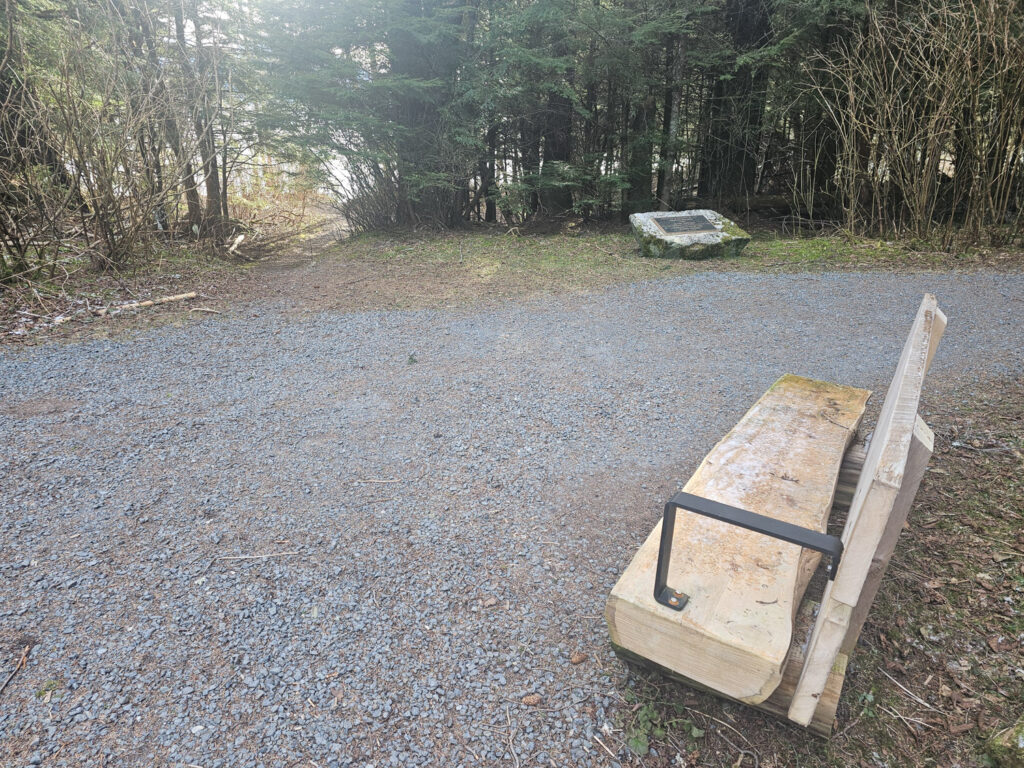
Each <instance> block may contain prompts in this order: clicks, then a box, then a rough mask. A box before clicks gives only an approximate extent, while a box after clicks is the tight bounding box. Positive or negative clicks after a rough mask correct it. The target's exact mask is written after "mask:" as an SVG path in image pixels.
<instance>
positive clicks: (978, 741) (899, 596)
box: [613, 379, 1024, 768]
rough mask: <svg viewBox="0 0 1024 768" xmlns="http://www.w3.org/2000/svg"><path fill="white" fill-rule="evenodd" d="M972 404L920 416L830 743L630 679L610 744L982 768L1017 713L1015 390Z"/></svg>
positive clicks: (1012, 383) (641, 678)
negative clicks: (908, 472)
mask: <svg viewBox="0 0 1024 768" xmlns="http://www.w3.org/2000/svg"><path fill="white" fill-rule="evenodd" d="M984 391H986V392H988V393H991V394H986V395H984V396H978V395H977V394H974V393H961V394H962V395H963V396H962V397H957V398H951V399H950V400H947V401H946V402H944V403H926V404H925V405H926V406H928V408H927V412H928V420H929V422H930V423H931V424H932V427H933V429H934V430H935V434H936V452H935V455H934V456H933V457H932V461H931V464H930V466H929V471H928V472H927V473H926V476H925V479H924V481H923V482H922V485H921V489H920V491H919V493H918V496H917V500H916V503H915V505H914V509H913V510H912V512H911V515H910V523H909V527H908V529H907V530H906V531H904V533H903V536H902V538H901V539H900V542H899V545H898V546H897V550H896V553H895V555H894V557H893V560H892V563H891V565H890V568H889V571H888V573H887V574H886V579H885V582H884V584H883V586H882V589H881V591H880V592H879V596H878V599H877V600H876V602H875V605H874V607H873V609H872V612H871V615H870V616H869V618H868V624H867V625H866V626H865V629H864V633H863V634H862V636H861V641H860V644H859V645H858V648H857V650H856V651H855V653H854V655H853V657H852V659H851V665H850V671H849V674H848V676H847V679H846V686H845V689H844V691H843V695H842V699H841V702H840V708H839V723H838V731H837V733H836V734H835V735H834V736H833V737H832V739H830V740H828V741H825V740H822V739H819V738H817V737H814V736H810V735H807V734H805V733H804V732H803V731H802V730H800V729H798V728H794V727H787V726H785V725H783V724H782V723H781V722H780V721H777V720H774V719H772V718H770V717H768V716H767V715H763V714H761V713H759V712H756V711H754V710H751V709H749V708H746V707H743V706H742V705H739V704H735V703H730V702H725V701H722V700H720V699H717V698H716V697H714V696H711V695H709V694H704V693H701V692H697V691H693V690H690V689H688V688H686V687H684V686H681V685H677V684H675V683H672V682H670V681H667V680H665V679H664V678H661V677H660V676H657V675H654V674H652V673H649V672H647V671H645V670H640V669H637V668H636V667H630V674H629V676H628V678H627V680H626V681H625V682H624V683H623V684H622V685H621V686H620V692H621V695H622V698H623V700H624V702H625V706H624V707H623V708H622V712H623V714H622V716H621V722H620V723H619V726H620V729H621V731H620V732H616V734H615V743H616V744H629V745H630V746H631V747H633V748H634V751H636V752H638V753H640V752H641V750H640V749H638V748H639V747H644V746H646V747H647V749H649V750H652V754H654V753H656V757H650V756H649V757H645V758H643V759H644V765H646V766H649V767H650V766H670V765H671V766H676V765H695V766H698V765H699V766H703V765H708V766H711V765H735V766H749V765H754V764H755V760H754V755H755V754H756V755H757V761H756V762H757V764H759V765H760V766H762V767H769V766H777V767H779V768H781V767H782V766H793V765H800V766H804V767H805V768H826V767H827V768H839V767H840V766H867V767H869V768H875V767H876V766H892V767H893V768H895V767H896V766H901V767H902V766H936V767H938V766H953V765H960V766H964V767H965V768H966V767H967V766H988V765H991V762H990V758H989V757H988V756H987V754H986V750H987V746H986V740H987V739H988V737H989V736H991V735H992V734H993V733H994V732H996V731H998V730H1000V729H1001V728H1005V727H1007V726H1010V725H1013V723H1014V722H1015V720H1016V719H1017V718H1018V717H1020V714H1021V702H1022V701H1024V527H1022V523H1024V433H1022V432H1021V429H1020V424H1022V423H1024V380H1022V379H1016V380H1009V381H997V382H990V383H989V386H987V387H985V390H984ZM894 680H895V681H898V682H899V684H900V685H902V686H903V688H905V689H906V691H904V690H902V689H901V688H900V687H899V686H898V685H896V683H895V682H894ZM908 691H909V692H910V694H912V695H909V694H908V693H907V692H908ZM680 718H684V719H688V720H689V721H690V723H692V724H693V725H694V726H696V727H697V728H698V729H700V730H701V731H703V732H704V733H703V734H702V738H701V739H693V738H692V737H691V735H690V732H689V730H688V726H687V725H686V723H685V722H682V723H680V720H679V719H680ZM662 732H664V736H663V737H660V734H661V733H662ZM644 738H646V744H645V743H644ZM613 748H614V747H613ZM744 752H746V753H753V754H744ZM695 753H699V754H695Z"/></svg>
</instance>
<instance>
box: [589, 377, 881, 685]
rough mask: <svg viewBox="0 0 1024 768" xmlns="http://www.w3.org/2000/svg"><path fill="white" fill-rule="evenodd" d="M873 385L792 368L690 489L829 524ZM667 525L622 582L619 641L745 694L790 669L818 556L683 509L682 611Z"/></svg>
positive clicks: (614, 610) (615, 595) (790, 518)
mask: <svg viewBox="0 0 1024 768" xmlns="http://www.w3.org/2000/svg"><path fill="white" fill-rule="evenodd" d="M869 394H870V393H868V392H867V391H866V390H861V389H856V388H853V387H844V386H839V385H835V384H827V383H824V382H818V381H812V380H810V379H804V378H801V377H799V376H783V377H782V378H781V379H779V381H777V382H776V383H775V384H774V385H773V386H772V388H771V389H769V390H768V392H767V393H765V395H764V396H763V397H762V398H761V399H760V400H759V401H758V402H757V403H756V404H755V405H754V406H753V407H752V408H751V409H750V410H749V411H748V412H747V414H746V415H745V416H744V417H743V419H741V420H740V422H739V423H738V424H737V425H736V427H734V428H733V430H732V431H730V432H729V434H727V435H726V436H725V437H724V438H723V439H722V440H721V441H720V442H719V443H718V445H716V446H715V447H714V448H713V449H712V451H711V452H710V453H709V454H708V455H707V457H705V459H704V461H703V462H702V463H701V465H700V467H699V468H698V469H697V471H696V472H695V473H694V475H693V477H691V478H690V480H689V482H687V484H686V486H685V488H684V490H686V491H687V492H689V493H693V494H696V495H698V496H703V497H705V498H708V499H713V500H715V501H720V502H723V503H725V504H730V505H732V506H736V507H740V508H743V509H749V510H751V511H753V512H757V513H759V514H762V515H769V516H772V517H775V518H777V519H779V520H785V521H786V522H790V523H794V524H797V525H802V526H805V527H808V528H813V529H816V530H821V531H823V530H825V526H826V523H827V519H828V513H829V510H830V508H831V505H832V501H833V495H834V492H835V486H836V479H837V477H838V475H839V469H840V464H841V462H842V458H843V453H844V451H845V449H846V447H847V446H848V445H849V443H850V441H851V440H852V438H853V435H854V434H855V432H856V429H857V425H858V424H859V423H860V419H861V416H862V415H863V412H864V406H865V403H866V401H867V398H868V396H869ZM660 535H661V524H660V523H659V524H658V525H656V526H655V528H654V530H653V531H652V532H651V535H650V536H649V537H648V538H647V540H646V541H645V542H644V544H643V545H642V546H641V547H640V550H639V551H638V552H637V554H636V556H635V557H634V558H633V560H632V562H631V563H630V564H629V566H628V567H627V569H626V571H625V572H624V573H623V575H622V578H620V579H619V582H618V583H617V584H616V586H615V588H614V589H613V590H612V594H611V596H610V598H609V600H608V605H607V609H606V618H607V620H608V627H609V631H610V633H611V637H612V642H613V643H615V644H616V645H618V646H621V647H623V648H626V649H628V650H629V651H632V652H634V653H637V654H639V655H640V656H643V657H645V658H647V659H649V660H651V661H653V662H654V663H656V664H658V665H660V666H663V667H666V668H668V669H671V670H673V671H674V672H676V673H678V674H680V675H682V676H683V677H685V678H687V679H689V680H692V681H695V682H697V683H700V684H701V685H703V686H706V687H709V688H712V689H714V690H716V691H718V692H719V693H722V694H724V695H726V696H728V697H730V698H734V699H738V700H740V701H744V702H750V703H758V702H762V701H764V700H765V699H766V698H768V696H769V695H770V694H771V693H772V691H774V690H775V688H776V687H777V686H778V685H779V682H780V680H781V679H782V668H783V665H784V662H785V660H786V656H787V654H788V652H789V650H790V640H791V638H792V633H793V619H794V614H795V613H796V609H797V606H798V605H799V603H800V599H801V597H802V596H803V592H804V590H805V589H806V586H807V581H808V579H809V578H810V576H811V575H812V573H813V572H814V569H815V567H816V566H817V563H818V560H819V559H820V556H819V555H818V554H817V553H815V552H807V551H803V550H801V548H800V547H797V546H795V545H791V544H786V543H784V542H781V541H778V540H776V539H771V538H769V537H766V536H763V535H761V534H757V533H754V532H752V531H746V530H743V529H740V528H737V527H735V526H730V525H728V524H726V523H722V522H719V521H715V520H710V519H708V518H704V517H700V516H697V515H690V514H687V513H685V512H682V511H681V512H680V513H679V518H678V520H677V525H676V532H675V540H674V542H673V548H672V567H671V569H670V573H669V584H670V585H671V586H672V587H674V588H676V589H680V590H682V591H684V592H685V593H686V594H688V595H689V596H690V602H689V603H688V604H687V606H686V608H685V609H684V610H683V611H680V612H677V611H673V610H670V609H668V608H666V607H664V606H662V605H659V604H658V603H657V602H656V601H655V600H654V596H653V586H654V572H655V567H656V564H657V557H658V543H659V538H660Z"/></svg>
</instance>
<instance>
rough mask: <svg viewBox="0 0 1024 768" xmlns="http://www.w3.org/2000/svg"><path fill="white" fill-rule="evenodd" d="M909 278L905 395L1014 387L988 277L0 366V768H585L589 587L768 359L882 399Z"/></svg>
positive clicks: (734, 287) (51, 353)
mask: <svg viewBox="0 0 1024 768" xmlns="http://www.w3.org/2000/svg"><path fill="white" fill-rule="evenodd" d="M925 290H930V291H933V292H934V293H936V294H937V295H938V296H939V301H940V305H941V306H942V307H943V308H944V309H945V311H946V313H947V314H948V316H949V319H950V324H949V329H948V331H947V335H946V339H945V340H944V341H943V345H942V347H941V349H940V351H939V354H938V356H937V358H936V363H935V366H934V368H933V373H932V375H931V376H930V379H929V382H928V385H927V390H928V395H927V401H930V402H937V401H938V399H939V398H940V397H942V396H944V395H948V394H950V393H958V394H960V395H963V394H964V393H968V394H969V393H970V392H971V391H972V390H975V389H978V390H980V389H981V388H984V387H986V386H988V385H989V383H990V381H991V380H992V378H993V377H999V376H1005V375H1015V374H1019V373H1020V372H1021V371H1022V370H1024V320H1022V310H1024V301H1022V299H1024V276H1022V275H1007V274H989V273H971V274H915V275H908V276H892V275H884V274H874V273H870V274H835V275H831V274H825V275H779V276H765V275H754V274H714V273H711V274H701V275H698V276H692V277H686V278H679V279H673V280H669V281H665V282H655V283H646V284H639V285H633V286H624V287H618V288H614V289H611V290H608V291H605V292H601V293H598V294H591V295H587V296H582V297H580V296H575V297H547V298H542V299H534V300H530V301H526V302H521V303H517V304H509V305H506V306H504V307H500V308H497V309H494V308H488V309H479V308H477V309H465V310H458V311H418V312H370V313H362V314H353V315H338V314H330V313H324V314H316V315H308V316H305V317H300V318H296V317H294V316H288V315H285V314H284V313H282V312H281V311H279V309H278V308H275V307H270V308H268V307H266V306H263V307H257V306H255V305H248V306H243V307H236V308H235V311H234V312H233V314H231V315H224V316H222V317H211V318H209V319H206V320H203V321H200V322H197V323H195V324H192V325H190V326H188V327H185V328H164V329H161V330H157V331H154V332H150V333H146V334H144V335H142V336H140V337H137V338H134V339H125V340H121V341H96V342H88V343H82V344H76V345H50V346H44V347H37V348H31V349H8V350H4V351H3V352H0V451H2V453H0V456H2V458H3V461H4V465H5V471H4V474H3V477H2V480H0V509H2V519H0V662H2V665H3V666H2V668H0V671H2V672H3V674H2V675H0V682H2V679H3V678H5V677H6V674H7V673H8V671H9V670H10V669H12V668H13V665H14V663H15V661H16V658H17V656H18V655H20V650H21V648H22V647H23V646H24V645H25V644H31V645H32V652H31V657H30V660H29V664H28V667H27V669H25V670H22V671H21V672H19V673H18V674H17V675H16V676H15V678H14V680H13V681H12V682H11V684H10V686H9V687H8V689H7V690H6V691H5V692H4V693H2V694H0V765H3V766H21V765H26V764H33V765H34V764H38V763H39V762H40V761H42V764H43V765H47V766H50V765H53V766H73V765H74V766H78V765H89V766H98V765H106V766H115V765H125V766H157V765H174V766H186V765H192V766H203V768H213V767H214V766H231V767H232V768H234V767H235V766H238V767H245V766H265V767H266V768H270V767H271V766H282V767H283V766H293V765H294V766H298V765H302V766H307V765H310V766H311V765H316V766H320V768H325V766H336V765H350V764H353V765H371V764H373V765H376V766H385V765H442V766H455V765H459V764H462V765H466V766H470V765H484V764H503V765H509V764H515V762H516V761H518V763H519V764H521V765H522V766H535V765H556V766H565V765H608V764H612V761H611V758H610V757H609V756H608V755H607V753H606V752H604V751H603V750H602V748H601V747H600V745H598V744H597V743H596V740H595V734H597V735H599V736H600V735H601V734H600V729H601V727H602V726H603V725H605V724H608V723H610V724H612V725H615V724H616V714H617V706H618V703H619V702H621V697H620V694H621V692H622V686H623V682H622V670H623V667H622V666H621V665H620V664H619V662H617V661H616V660H615V658H614V657H613V656H612V654H611V653H610V651H609V650H608V648H607V636H606V632H605V626H604V622H603V620H602V619H601V614H602V611H603V603H604V598H605V595H606V594H607V592H608V590H609V589H610V587H611V585H612V584H613V583H614V581H615V579H616V577H617V574H618V573H619V572H621V570H622V569H623V568H624V566H625V564H626V563H627V562H628V559H629V558H630V556H631V555H632V553H633V552H634V551H635V549H636V547H637V546H638V545H639V543H640V541H641V540H642V538H643V537H644V536H645V535H646V533H647V532H648V531H649V529H650V527H651V526H652V525H653V524H654V522H655V520H656V519H657V516H658V514H659V511H660V505H661V503H663V501H664V499H665V498H666V497H667V495H668V494H669V492H670V491H671V490H672V489H673V488H674V487H675V486H676V485H677V484H678V483H680V482H681V481H682V480H683V479H685V477H686V476H688V474H689V472H691V471H692V470H693V468H694V467H695V465H696V463H697V461H698V460H699V459H700V457H701V456H702V455H703V454H704V453H705V452H706V451H707V450H708V449H709V448H710V446H711V445H712V444H713V443H714V442H715V441H716V440H717V439H718V437H720V436H721V435H722V434H723V433H724V432H725V431H726V430H728V429H729V427H730V426H731V425H732V424H733V423H735V421H736V420H737V419H738V418H739V416H740V415H741V414H742V413H743V411H744V410H746V408H747V407H748V406H749V405H750V404H751V403H752V402H753V401H754V400H755V399H756V398H757V397H758V396H759V395H760V394H761V393H762V392H763V391H764V390H765V388H767V387H768V386H769V385H770V384H771V382H772V381H773V380H774V379H775V378H776V377H778V376H779V375H780V374H782V373H785V372H787V371H791V372H793V373H798V374H803V375H808V376H813V377H818V378H824V379H828V380H833V381H838V382H843V383H849V384H855V385H858V386H867V387H870V388H873V389H875V390H884V387H885V386H886V383H887V381H888V378H889V375H890V371H891V369H892V368H893V367H894V365H895V362H896V358H897V357H898V355H899V349H900V346H901V345H902V341H903V338H904V336H905V333H906V332H907V330H908V329H909V324H910V321H911V318H912V317H913V314H914V312H915V310H916V308H917V304H918V302H919V300H920V295H921V293H922V292H923V291H925ZM251 555H275V556H272V557H266V558H263V559H247V560H230V559H217V558H227V557H232V556H251ZM576 652H583V653H585V654H587V659H586V660H585V661H584V662H583V663H579V664H571V663H570V661H569V659H570V656H571V655H572V654H574V653H576ZM577 660H578V659H577ZM533 693H536V694H539V696H540V697H541V701H540V703H539V705H536V706H528V705H526V704H524V703H522V699H523V698H524V697H525V696H527V695H529V694H533ZM604 740H605V741H606V742H608V741H612V742H613V743H618V742H615V741H614V739H613V738H606V739H604ZM513 750H514V753H515V755H514V757H513ZM622 754H623V757H624V758H625V752H623V753H622ZM101 756H102V757H103V759H104V760H105V762H104V761H103V760H101ZM624 761H625V762H627V763H628V762H629V760H628V759H626V760H624Z"/></svg>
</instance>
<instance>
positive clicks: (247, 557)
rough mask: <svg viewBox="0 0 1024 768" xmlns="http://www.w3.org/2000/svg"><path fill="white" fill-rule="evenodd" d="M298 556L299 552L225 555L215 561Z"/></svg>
mask: <svg viewBox="0 0 1024 768" xmlns="http://www.w3.org/2000/svg"><path fill="white" fill-rule="evenodd" d="M297 554H299V552H298V550H295V551H294V552H271V553H270V554H269V555H224V556H223V557H215V558H214V560H265V559H267V558H268V557H285V556H287V555H297Z"/></svg>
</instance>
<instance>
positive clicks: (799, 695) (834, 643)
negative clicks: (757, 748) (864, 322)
mask: <svg viewBox="0 0 1024 768" xmlns="http://www.w3.org/2000/svg"><path fill="white" fill-rule="evenodd" d="M945 328H946V316H945V315H944V314H943V313H942V310H940V309H939V308H938V304H937V302H936V300H935V297H934V296H932V295H931V294H926V295H925V297H924V300H923V301H922V302H921V307H920V309H919V310H918V312H917V316H916V317H915V318H914V325H913V326H912V328H911V331H910V336H909V337H908V338H907V342H906V344H905V345H904V347H903V353H902V354H901V355H900V361H899V364H898V365H897V366H896V375H895V376H894V377H893V380H892V384H891V385H890V386H889V391H888V393H887V394H886V396H885V402H884V403H883V404H882V411H881V413H880V415H879V417H878V424H877V426H876V427H875V431H874V434H873V435H872V438H871V444H870V446H869V448H868V453H867V457H866V458H865V460H864V468H863V470H862V471H861V475H860V479H859V480H858V482H857V488H856V490H855V491H854V494H853V501H852V503H851V504H850V514H849V517H848V518H847V520H846V526H845V528H844V529H843V537H842V538H843V546H844V548H845V549H844V552H843V558H842V561H841V562H840V564H839V568H838V570H837V572H836V577H835V580H834V581H830V582H829V583H828V585H827V586H826V587H825V594H824V595H823V596H822V599H821V608H820V610H819V612H818V618H817V620H816V622H815V625H814V631H813V633H812V634H811V639H810V642H809V644H808V647H807V653H806V655H805V662H804V667H803V670H802V671H801V674H800V680H799V682H798V683H797V685H796V690H795V691H794V693H793V700H792V703H791V704H790V707H789V719H790V720H792V721H794V722H796V723H800V724H801V725H807V724H808V723H810V722H811V720H812V718H813V717H814V712H815V709H817V707H818V702H819V700H820V698H821V696H822V692H823V691H824V689H825V685H826V681H827V680H828V678H829V675H830V674H832V671H833V667H834V665H835V662H836V659H837V658H839V657H840V655H841V651H842V650H843V649H850V648H852V646H853V645H854V644H855V643H856V636H857V635H858V634H859V633H860V627H861V625H862V624H863V621H864V617H865V616H866V614H867V608H868V607H869V606H870V601H871V600H873V599H874V595H875V592H877V590H878V582H879V581H880V580H881V575H882V572H884V569H885V565H886V564H887V563H888V559H889V556H890V555H891V553H892V549H893V547H895V543H896V537H897V536H898V534H899V529H900V528H902V523H903V520H905V519H906V514H907V512H908V511H909V509H910V504H911V502H912V501H913V496H914V494H915V493H916V492H917V486H918V484H919V483H920V481H921V476H922V475H923V473H924V470H925V467H926V465H927V463H928V458H929V457H930V455H931V446H932V435H931V431H930V430H929V429H928V427H927V425H925V424H924V422H923V421H921V420H920V418H919V417H918V415H917V407H918V403H919V401H920V398H921V387H922V385H923V384H924V377H925V374H926V373H927V372H928V367H929V366H930V365H931V361H932V357H933V356H934V354H935V349H936V347H937V346H938V344H939V340H940V339H941V338H942V333H943V331H944V330H945ZM894 516H895V518H896V519H895V521H893V518H894ZM891 521H893V522H891ZM897 524H898V526H899V527H896V526H897Z"/></svg>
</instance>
